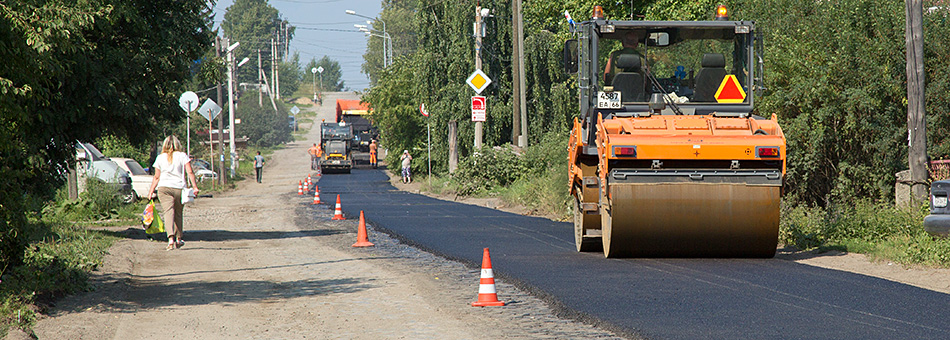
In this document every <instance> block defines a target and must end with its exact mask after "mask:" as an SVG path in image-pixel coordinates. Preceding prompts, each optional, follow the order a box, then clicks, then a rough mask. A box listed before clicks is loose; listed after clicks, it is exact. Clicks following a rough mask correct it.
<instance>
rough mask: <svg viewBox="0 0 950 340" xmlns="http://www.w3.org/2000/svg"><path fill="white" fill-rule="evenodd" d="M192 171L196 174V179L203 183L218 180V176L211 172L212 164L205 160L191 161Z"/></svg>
mask: <svg viewBox="0 0 950 340" xmlns="http://www.w3.org/2000/svg"><path fill="white" fill-rule="evenodd" d="M191 170H192V171H194V172H195V177H197V178H198V181H203V180H205V179H206V178H207V179H217V178H218V174H216V173H215V172H214V171H211V163H208V161H206V160H203V159H197V158H195V159H192V160H191Z"/></svg>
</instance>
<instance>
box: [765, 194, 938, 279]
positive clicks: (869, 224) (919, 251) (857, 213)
mask: <svg viewBox="0 0 950 340" xmlns="http://www.w3.org/2000/svg"><path fill="white" fill-rule="evenodd" d="M928 210H929V209H928V206H927V205H926V204H922V205H919V206H911V207H895V206H893V205H891V204H888V203H881V202H872V201H867V200H863V201H859V202H857V203H854V204H829V205H828V206H827V207H824V208H821V207H813V208H810V207H806V206H803V205H799V206H789V205H785V206H783V207H782V220H781V224H780V229H779V241H780V242H783V243H785V244H786V245H791V246H795V247H796V248H799V249H816V248H817V249H839V250H844V251H849V252H858V253H865V254H868V255H871V256H872V257H879V258H886V259H889V260H892V261H897V262H901V263H912V264H927V265H933V266H941V267H950V239H935V238H934V237H932V236H930V235H929V234H927V233H926V232H925V231H924V230H923V223H922V221H923V219H924V216H926V215H927V213H928Z"/></svg>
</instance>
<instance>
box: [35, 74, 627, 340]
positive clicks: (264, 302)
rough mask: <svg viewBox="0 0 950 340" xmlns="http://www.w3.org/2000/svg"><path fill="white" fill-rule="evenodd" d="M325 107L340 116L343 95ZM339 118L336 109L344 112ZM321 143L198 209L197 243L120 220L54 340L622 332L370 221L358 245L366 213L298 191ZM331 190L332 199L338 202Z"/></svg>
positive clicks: (189, 217) (292, 148)
mask: <svg viewBox="0 0 950 340" xmlns="http://www.w3.org/2000/svg"><path fill="white" fill-rule="evenodd" d="M349 96H352V94H347V93H337V94H328V95H327V96H326V100H325V103H331V104H329V105H324V106H323V107H318V108H317V109H318V110H319V111H318V117H317V119H315V120H314V121H320V119H321V118H324V116H327V117H332V110H333V107H332V103H333V102H334V100H335V99H336V98H340V97H349ZM330 119H332V118H330ZM316 134H318V132H317V131H316V129H312V130H311V133H310V135H309V136H308V137H309V140H307V141H298V142H296V143H292V144H290V145H288V146H287V147H286V148H285V149H282V150H278V151H277V152H275V153H274V155H273V156H272V158H271V159H268V160H267V167H266V168H265V170H264V180H263V183H262V184H258V183H254V182H253V181H245V182H243V183H241V184H240V185H239V186H238V188H237V189H235V190H233V191H231V192H227V193H223V194H216V195H215V197H214V198H210V199H209V198H203V199H199V200H197V201H196V202H195V203H194V204H193V205H191V206H189V207H187V208H186V209H185V237H184V239H185V241H186V244H185V247H184V248H182V249H179V250H173V251H165V250H164V248H165V245H164V243H162V242H154V241H148V240H146V239H145V238H144V235H143V234H142V232H141V229H140V228H139V227H138V226H128V227H113V228H108V229H110V230H113V231H117V232H119V233H120V234H123V235H125V236H126V237H127V238H126V239H123V240H121V241H119V242H117V243H116V244H115V245H114V246H113V247H112V248H111V249H110V252H109V255H108V256H107V257H106V258H105V260H104V263H103V265H102V266H101V267H100V268H99V269H98V270H97V271H96V272H94V273H93V285H94V287H95V288H96V289H95V290H94V291H91V292H87V293H83V294H77V295H73V296H69V297H66V298H64V299H62V300H60V301H57V303H56V306H54V308H52V309H51V311H50V312H49V314H48V315H47V316H45V317H44V318H43V319H41V320H39V321H38V323H37V325H36V327H35V328H34V332H35V335H36V336H37V337H38V338H40V339H80V338H83V339H85V338H90V339H197V338H200V339H233V338H239V339H263V338H266V339H271V338H282V339H314V338H315V339H379V338H385V339H389V338H409V339H420V338H439V339H478V338H510V339H564V338H585V339H588V338H589V339H615V338H620V336H618V335H617V334H614V333H610V332H607V331H604V330H601V329H598V328H597V327H594V326H592V325H588V324H584V323H580V322H577V321H573V320H568V319H562V318H558V317H557V316H556V315H555V311H554V310H552V309H551V308H550V307H549V306H548V305H547V304H545V303H544V302H542V301H541V300H540V299H538V298H535V297H533V296H532V295H531V294H528V293H526V292H523V291H521V290H519V289H518V288H516V287H515V286H513V285H511V284H509V283H506V282H504V280H500V279H496V285H497V290H498V294H499V298H500V299H502V300H504V301H507V302H509V305H508V306H506V307H498V308H476V307H471V305H470V303H471V302H472V301H475V300H476V299H477V292H478V281H479V271H478V269H477V268H473V267H470V266H466V265H463V264H460V263H458V262H453V261H448V260H445V259H443V258H440V257H437V256H433V255H431V254H428V253H426V252H423V251H420V250H418V249H415V248H412V247H408V246H406V245H405V244H402V243H400V242H399V241H397V240H394V239H392V238H389V237H388V236H387V235H385V234H382V233H378V232H376V231H375V229H374V228H373V226H370V227H369V229H370V240H371V241H372V242H374V243H375V244H376V246H375V247H372V248H352V247H351V246H350V245H352V244H353V242H355V240H356V229H357V224H358V222H357V220H356V219H355V218H353V217H348V218H349V219H348V220H346V221H331V220H330V217H331V215H332V210H331V209H330V207H329V206H327V205H326V204H324V205H318V206H314V205H311V204H310V203H311V201H312V197H310V196H307V195H303V196H300V195H297V194H296V188H297V181H298V180H300V179H303V178H304V177H305V176H306V175H307V174H308V173H309V165H308V163H309V157H307V155H306V149H307V147H308V146H309V145H310V144H311V143H312V142H314V141H316V140H317V136H316ZM325 199H327V198H325Z"/></svg>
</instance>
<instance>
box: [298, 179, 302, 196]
mask: <svg viewBox="0 0 950 340" xmlns="http://www.w3.org/2000/svg"><path fill="white" fill-rule="evenodd" d="M297 195H303V182H302V181H297Z"/></svg>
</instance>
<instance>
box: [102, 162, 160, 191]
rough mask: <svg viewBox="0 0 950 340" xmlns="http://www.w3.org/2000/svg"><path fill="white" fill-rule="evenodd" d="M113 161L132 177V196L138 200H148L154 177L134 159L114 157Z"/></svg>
mask: <svg viewBox="0 0 950 340" xmlns="http://www.w3.org/2000/svg"><path fill="white" fill-rule="evenodd" d="M112 160H113V161H115V163H116V164H118V165H119V167H120V168H122V169H123V170H125V171H127V172H128V173H129V175H130V176H131V177H132V194H133V195H135V197H136V198H148V187H149V186H151V185H152V175H149V174H148V173H147V172H145V169H142V166H141V165H139V162H136V161H135V160H133V159H129V158H119V157H112Z"/></svg>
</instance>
